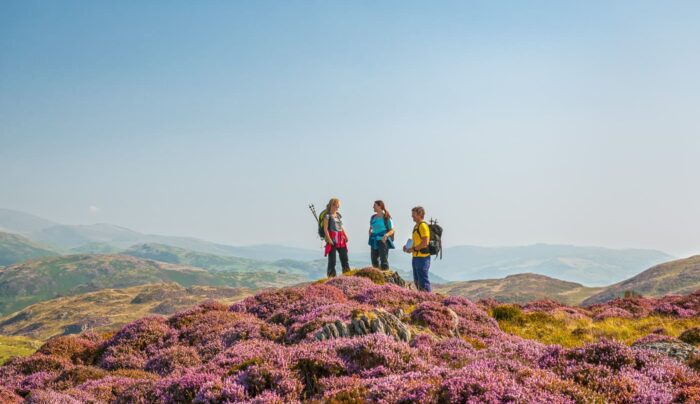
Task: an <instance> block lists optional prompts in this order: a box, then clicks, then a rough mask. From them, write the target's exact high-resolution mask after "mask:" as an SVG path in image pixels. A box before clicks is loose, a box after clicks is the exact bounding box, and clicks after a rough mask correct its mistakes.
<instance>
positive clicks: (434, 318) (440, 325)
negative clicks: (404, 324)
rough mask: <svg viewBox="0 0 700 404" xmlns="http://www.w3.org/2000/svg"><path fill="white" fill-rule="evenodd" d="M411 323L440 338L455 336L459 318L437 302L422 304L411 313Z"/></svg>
mask: <svg viewBox="0 0 700 404" xmlns="http://www.w3.org/2000/svg"><path fill="white" fill-rule="evenodd" d="M411 322H412V323H413V324H415V325H420V326H423V327H426V328H428V329H430V330H431V331H432V332H434V333H435V334H437V335H440V336H455V335H456V334H457V333H458V327H459V317H457V314H455V312H453V311H452V310H450V309H448V308H447V307H445V306H443V305H442V304H440V303H438V302H424V303H421V304H419V305H418V307H416V309H415V310H413V312H411Z"/></svg>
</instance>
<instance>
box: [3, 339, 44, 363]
mask: <svg viewBox="0 0 700 404" xmlns="http://www.w3.org/2000/svg"><path fill="white" fill-rule="evenodd" d="M41 344H42V342H41V341H37V340H34V339H31V338H27V337H21V336H8V335H0V365H2V364H3V363H5V362H6V361H7V360H8V359H10V358H12V357H13V356H27V355H31V354H32V353H34V351H36V350H37V349H38V348H39V347H40V346H41Z"/></svg>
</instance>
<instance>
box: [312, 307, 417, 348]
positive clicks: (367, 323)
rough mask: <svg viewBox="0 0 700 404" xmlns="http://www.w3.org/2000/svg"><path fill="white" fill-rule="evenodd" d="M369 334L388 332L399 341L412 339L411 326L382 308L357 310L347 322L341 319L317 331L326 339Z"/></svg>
mask: <svg viewBox="0 0 700 404" xmlns="http://www.w3.org/2000/svg"><path fill="white" fill-rule="evenodd" d="M369 334H386V335H389V336H391V337H393V338H394V339H395V340H397V341H405V342H408V341H409V340H410V339H411V330H410V329H409V327H408V326H407V325H406V324H404V323H403V322H402V321H401V320H399V319H398V317H396V316H395V315H393V314H391V313H389V312H388V311H386V310H382V309H372V310H370V311H356V312H354V313H353V315H352V319H351V320H350V322H347V323H345V322H342V321H340V320H336V321H334V322H331V323H328V324H326V325H324V326H323V328H321V330H319V331H318V332H317V333H316V335H315V338H316V339H317V340H319V341H324V340H327V339H333V338H343V337H354V336H360V335H369Z"/></svg>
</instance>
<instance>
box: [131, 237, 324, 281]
mask: <svg viewBox="0 0 700 404" xmlns="http://www.w3.org/2000/svg"><path fill="white" fill-rule="evenodd" d="M122 254H124V255H131V256H133V257H139V258H146V259H152V260H156V261H163V262H169V263H173V264H187V265H191V266H195V267H199V268H204V269H209V270H214V271H235V272H261V271H264V272H280V271H282V272H285V273H293V274H298V275H302V276H305V277H307V278H309V279H318V278H319V277H320V276H317V275H319V274H318V269H317V268H316V267H315V266H314V265H313V263H311V262H301V261H295V260H278V261H274V262H270V261H261V260H254V259H249V258H240V257H231V256H223V255H216V254H208V253H201V252H198V251H192V250H187V249H184V248H179V247H172V246H168V245H164V244H157V243H146V244H137V245H134V246H131V247H129V248H128V249H126V250H124V251H123V252H122ZM321 276H323V275H321Z"/></svg>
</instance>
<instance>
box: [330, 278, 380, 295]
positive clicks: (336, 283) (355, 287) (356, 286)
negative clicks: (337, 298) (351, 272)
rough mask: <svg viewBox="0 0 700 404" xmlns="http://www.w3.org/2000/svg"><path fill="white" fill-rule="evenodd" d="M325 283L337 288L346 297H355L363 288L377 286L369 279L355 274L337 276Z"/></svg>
mask: <svg viewBox="0 0 700 404" xmlns="http://www.w3.org/2000/svg"><path fill="white" fill-rule="evenodd" d="M325 284H326V285H328V286H333V287H334V288H337V289H338V290H340V291H341V292H342V293H343V294H344V295H345V296H346V297H347V298H348V299H355V298H357V296H359V295H360V294H361V293H363V292H364V291H365V290H367V289H372V288H375V287H377V286H376V285H375V284H374V283H373V282H372V281H371V280H370V279H368V278H363V277H357V276H338V277H335V278H333V279H330V280H328V281H327V282H326V283H325Z"/></svg>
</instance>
